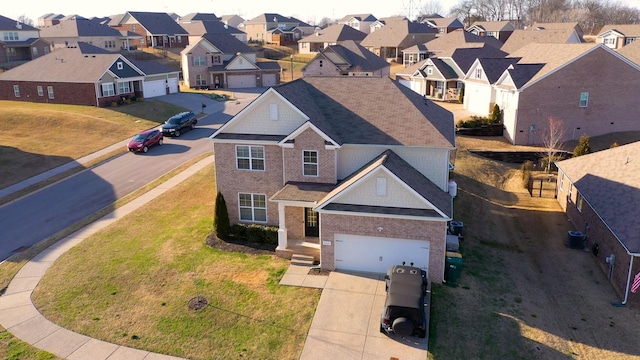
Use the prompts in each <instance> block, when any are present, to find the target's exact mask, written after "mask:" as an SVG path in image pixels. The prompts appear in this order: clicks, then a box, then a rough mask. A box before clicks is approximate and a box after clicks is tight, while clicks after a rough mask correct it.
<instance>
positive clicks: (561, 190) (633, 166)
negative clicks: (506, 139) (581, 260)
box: [556, 142, 640, 305]
mask: <svg viewBox="0 0 640 360" xmlns="http://www.w3.org/2000/svg"><path fill="white" fill-rule="evenodd" d="M639 154H640V142H635V143H632V144H628V145H623V146H618V147H615V148H611V149H608V150H602V151H598V152H595V153H592V154H587V155H583V156H579V157H575V158H572V159H568V160H564V161H560V162H557V163H556V165H557V167H558V180H557V189H558V196H557V198H558V202H559V203H560V206H561V207H562V209H563V210H564V211H565V212H566V214H567V216H568V217H569V219H570V221H571V222H572V223H573V225H574V226H575V230H576V231H580V232H581V233H582V234H584V235H586V242H585V245H586V249H588V250H589V251H590V252H591V254H592V255H593V256H594V257H595V259H596V264H597V265H598V267H599V268H600V269H601V270H602V271H603V272H604V273H605V274H606V276H607V279H608V280H609V282H610V283H611V285H612V286H613V288H614V289H615V291H616V292H617V293H618V295H619V296H620V298H621V299H622V304H623V305H626V304H628V303H629V304H634V305H639V304H640V293H637V292H636V291H633V290H632V288H633V284H634V283H635V282H636V281H638V280H637V279H638V277H639V275H638V274H639V273H640V261H638V260H640V259H638V257H639V256H640V237H638V234H640V223H639V222H638V219H637V215H638V204H640V157H639ZM584 271H586V272H588V271H590V270H589V269H584ZM634 280H635V281H634Z"/></svg>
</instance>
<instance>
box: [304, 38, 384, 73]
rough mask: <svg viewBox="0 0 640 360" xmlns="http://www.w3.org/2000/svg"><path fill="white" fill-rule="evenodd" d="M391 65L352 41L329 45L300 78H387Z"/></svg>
mask: <svg viewBox="0 0 640 360" xmlns="http://www.w3.org/2000/svg"><path fill="white" fill-rule="evenodd" d="M390 73H391V65H390V64H389V63H388V62H386V61H385V60H383V59H381V58H380V57H378V56H376V54H374V53H372V52H371V51H369V50H367V49H365V48H364V47H363V46H360V45H358V43H357V42H355V41H353V40H347V41H344V42H341V43H340V44H338V45H330V46H328V47H327V48H325V49H323V50H322V51H321V52H320V53H319V54H318V55H316V56H315V57H314V58H313V59H312V60H311V61H309V63H307V65H305V66H304V67H303V68H302V76H369V77H388V76H389V75H390Z"/></svg>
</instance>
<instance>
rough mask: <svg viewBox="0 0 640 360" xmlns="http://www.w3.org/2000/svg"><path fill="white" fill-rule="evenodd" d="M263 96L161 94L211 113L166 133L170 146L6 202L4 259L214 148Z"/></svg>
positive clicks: (1, 226) (1, 238)
mask: <svg viewBox="0 0 640 360" xmlns="http://www.w3.org/2000/svg"><path fill="white" fill-rule="evenodd" d="M258 95H259V92H258V91H252V92H242V93H240V92H238V93H236V97H237V98H238V99H239V101H238V102H226V103H223V102H216V101H213V100H210V99H208V98H206V97H204V96H202V95H194V94H184V93H180V94H174V95H167V96H163V97H161V98H160V100H162V101H166V102H170V103H174V104H178V105H181V106H184V107H186V108H188V109H191V110H192V111H194V112H196V113H199V112H201V110H202V104H206V107H205V108H204V110H205V112H206V113H207V115H206V116H205V117H203V118H201V119H200V120H199V121H198V126H197V127H196V129H194V130H191V131H188V132H186V133H184V134H182V135H181V136H180V137H179V138H165V142H164V145H162V146H156V147H153V148H151V149H150V150H149V152H148V153H146V154H133V153H126V154H123V155H121V156H118V157H115V158H113V159H111V160H110V161H108V162H105V163H103V164H101V165H99V166H96V167H94V168H91V169H87V170H85V171H82V172H80V173H78V174H76V175H74V176H71V177H69V178H67V179H64V180H62V181H59V182H57V183H55V184H53V185H50V186H48V187H46V188H44V189H41V190H39V191H37V192H34V193H32V194H30V195H27V196H25V197H22V198H20V199H18V200H16V201H13V202H10V203H8V204H6V205H4V206H2V207H0V261H4V260H6V259H7V258H8V257H9V256H11V255H13V254H14V253H15V252H17V251H20V250H21V249H24V248H27V247H29V246H32V245H34V244H36V243H38V242H39V241H41V240H44V239H46V238H47V237H49V236H51V235H53V234H55V233H57V232H59V231H61V230H63V229H65V228H67V227H68V226H70V225H72V224H74V223H75V222H77V221H79V220H81V219H83V218H85V217H87V216H88V215H91V214H92V213H94V212H96V211H98V210H100V209H103V208H105V207H107V208H108V207H110V206H112V204H113V203H114V201H116V200H117V199H119V198H121V197H123V196H125V195H127V194H130V193H131V192H133V191H135V190H136V189H138V188H140V187H142V186H144V185H146V184H148V183H149V182H151V181H153V180H155V179H157V178H158V177H160V176H162V175H164V174H166V173H167V172H169V171H171V170H172V169H175V168H176V167H178V166H180V165H181V164H183V163H185V162H187V161H189V160H190V159H192V158H195V157H197V156H199V155H201V154H204V153H207V152H211V151H212V150H213V144H212V143H211V141H210V140H209V139H208V137H209V135H211V134H212V133H213V132H214V131H215V129H217V128H218V127H219V126H220V125H221V124H223V123H225V122H226V121H227V120H229V119H230V118H231V117H232V116H233V115H235V114H236V113H237V112H238V111H240V110H241V109H242V108H244V107H245V106H246V105H248V104H249V102H250V101H251V100H253V99H255V98H256V97H257V96H258Z"/></svg>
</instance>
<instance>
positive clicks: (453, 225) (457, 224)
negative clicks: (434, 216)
mask: <svg viewBox="0 0 640 360" xmlns="http://www.w3.org/2000/svg"><path fill="white" fill-rule="evenodd" d="M463 227H464V223H463V222H462V221H452V222H450V223H449V233H451V235H457V236H458V237H459V238H462V237H463V235H462V228H463Z"/></svg>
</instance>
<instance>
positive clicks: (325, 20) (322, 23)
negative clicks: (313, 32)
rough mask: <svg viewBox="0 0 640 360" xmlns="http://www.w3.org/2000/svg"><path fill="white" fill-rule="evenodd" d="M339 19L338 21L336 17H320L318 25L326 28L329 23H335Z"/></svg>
mask: <svg viewBox="0 0 640 360" xmlns="http://www.w3.org/2000/svg"><path fill="white" fill-rule="evenodd" d="M337 22H338V21H336V20H335V19H331V18H328V17H323V18H322V19H320V22H319V23H318V26H320V27H321V28H326V27H327V26H329V25H333V24H335V23H337Z"/></svg>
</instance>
